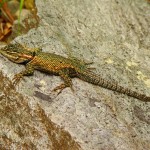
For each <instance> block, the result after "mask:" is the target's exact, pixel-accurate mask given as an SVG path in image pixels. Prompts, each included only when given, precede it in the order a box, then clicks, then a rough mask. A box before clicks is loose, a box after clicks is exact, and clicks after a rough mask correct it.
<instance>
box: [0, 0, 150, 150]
mask: <svg viewBox="0 0 150 150" xmlns="http://www.w3.org/2000/svg"><path fill="white" fill-rule="evenodd" d="M36 6H37V9H38V16H39V18H40V22H39V27H38V28H35V29H31V30H30V31H29V32H28V33H27V34H26V35H24V36H20V37H18V38H16V39H15V41H17V42H19V43H22V44H26V45H27V46H28V47H42V50H43V51H47V52H53V53H57V54H60V55H63V56H66V57H71V56H74V57H77V58H78V59H83V60H86V61H93V65H92V67H95V68H96V71H95V72H96V73H98V74H100V75H101V76H103V77H104V78H106V79H109V80H115V81H117V82H118V83H119V84H121V85H123V86H126V87H130V88H131V89H134V90H137V91H141V92H143V93H146V94H147V95H150V67H149V66H150V53H149V51H150V40H149V39H150V30H149V28H150V20H149V19H148V18H149V14H150V5H149V4H148V2H147V1H144V0H142V1H141V0H133V1H130V0H124V1H117V0H112V1H110V0H106V1H103V0H93V1H91V0H86V1H80V0H77V1H74V0H63V1H61V0H57V1H54V0H46V1H41V0H36ZM15 41H13V42H15ZM0 69H1V71H2V72H0V79H1V83H0V116H1V120H0V141H1V142H0V146H1V147H2V148H6V149H21V148H24V149H39V150H40V149H45V150H46V149H53V150H57V149H58V150H76V149H83V150H92V149H93V150H102V149H105V150H148V149H150V136H149V135H150V103H144V102H141V101H139V100H137V99H134V98H131V97H128V96H125V95H122V94H118V93H115V92H112V91H110V90H107V89H103V88H101V87H98V86H94V85H92V84H89V83H86V82H83V81H81V80H79V79H76V78H75V79H73V88H74V91H75V92H74V93H72V91H71V90H70V89H69V88H66V89H64V90H63V92H62V93H61V94H59V95H58V96H57V94H56V93H53V92H51V91H52V89H53V88H54V87H56V86H57V85H59V84H60V83H61V82H62V80H61V79H60V78H59V77H57V76H50V75H47V74H44V73H40V72H38V71H35V73H34V76H32V77H25V79H24V80H22V81H21V82H20V84H19V85H18V86H17V87H16V89H15V87H14V86H13V85H12V83H11V81H10V80H11V79H12V78H13V75H14V74H16V73H17V72H19V71H21V70H22V69H24V67H23V66H20V65H17V64H13V63H12V62H10V61H8V60H7V59H5V58H4V57H1V56H0ZM6 76H7V77H8V78H10V79H8V78H6Z"/></svg>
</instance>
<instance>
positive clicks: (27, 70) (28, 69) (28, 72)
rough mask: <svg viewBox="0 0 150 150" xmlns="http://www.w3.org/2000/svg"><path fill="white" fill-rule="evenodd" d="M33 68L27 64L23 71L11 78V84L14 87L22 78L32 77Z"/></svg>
mask: <svg viewBox="0 0 150 150" xmlns="http://www.w3.org/2000/svg"><path fill="white" fill-rule="evenodd" d="M33 73H34V68H33V66H32V65H31V64H27V65H26V68H25V70H23V71H21V72H20V73H18V74H16V75H15V76H14V78H13V84H14V85H16V84H18V82H19V81H20V80H21V79H22V78H23V76H29V75H33Z"/></svg>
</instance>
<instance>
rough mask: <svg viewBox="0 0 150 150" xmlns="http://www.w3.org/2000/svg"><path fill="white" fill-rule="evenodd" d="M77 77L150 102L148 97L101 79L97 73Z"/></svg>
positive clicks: (86, 73)
mask: <svg viewBox="0 0 150 150" xmlns="http://www.w3.org/2000/svg"><path fill="white" fill-rule="evenodd" d="M77 76H78V78H80V79H82V80H84V81H86V82H89V83H92V84H94V85H98V86H101V87H104V88H106V89H109V90H112V91H116V92H119V93H122V94H126V95H128V96H131V97H134V98H137V99H139V100H141V101H145V102H150V97H148V96H146V95H145V94H141V93H138V92H135V91H132V90H130V89H128V88H125V87H122V86H120V85H118V84H117V83H115V82H111V81H108V80H105V79H103V78H101V77H100V76H99V75H96V74H95V73H93V72H91V71H84V73H77Z"/></svg>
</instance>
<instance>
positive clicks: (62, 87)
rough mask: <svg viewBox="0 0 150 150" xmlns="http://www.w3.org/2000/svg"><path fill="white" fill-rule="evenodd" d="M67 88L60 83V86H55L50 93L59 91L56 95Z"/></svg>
mask: <svg viewBox="0 0 150 150" xmlns="http://www.w3.org/2000/svg"><path fill="white" fill-rule="evenodd" d="M66 87H67V86H66V85H65V84H64V83H62V84H61V85H59V86H57V87H55V88H54V89H53V90H52V92H56V91H57V90H60V91H59V92H58V95H59V94H60V93H61V92H62V90H63V89H64V88H66Z"/></svg>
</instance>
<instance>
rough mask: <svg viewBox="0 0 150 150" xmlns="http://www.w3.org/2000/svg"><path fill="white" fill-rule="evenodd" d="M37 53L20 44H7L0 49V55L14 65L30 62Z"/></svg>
mask: <svg viewBox="0 0 150 150" xmlns="http://www.w3.org/2000/svg"><path fill="white" fill-rule="evenodd" d="M36 52H38V51H36V50H35V51H34V49H28V48H26V47H24V46H22V45H21V44H18V43H17V44H9V45H7V46H5V47H4V48H2V49H0V54H2V55H3V56H5V57H6V58H8V59H9V60H11V61H12V62H15V63H26V62H28V61H30V60H32V59H33V58H34V56H35V54H36Z"/></svg>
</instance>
